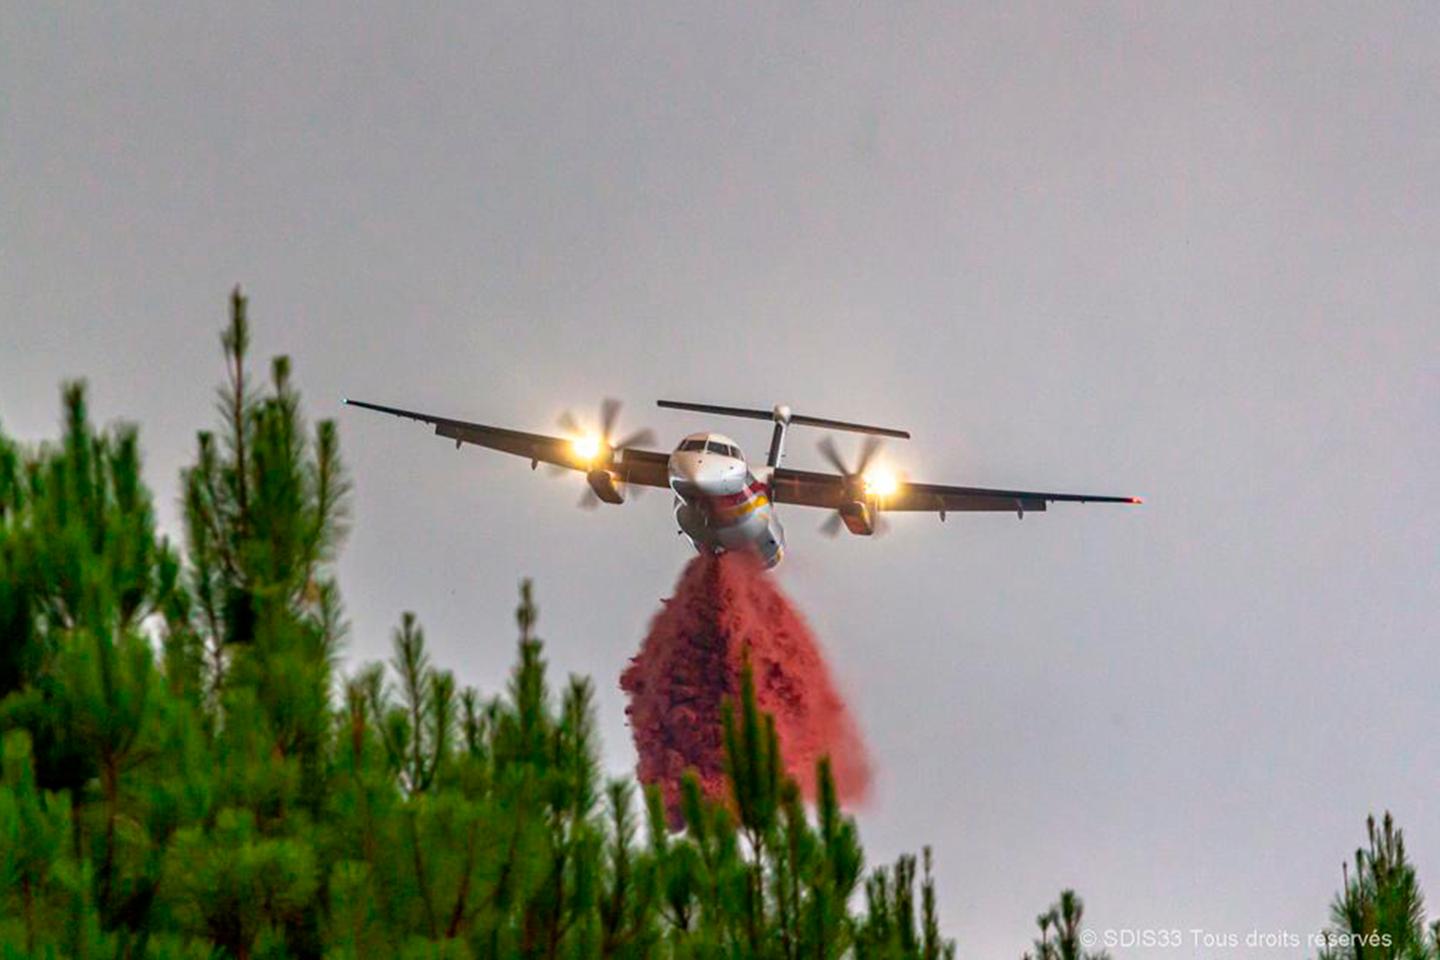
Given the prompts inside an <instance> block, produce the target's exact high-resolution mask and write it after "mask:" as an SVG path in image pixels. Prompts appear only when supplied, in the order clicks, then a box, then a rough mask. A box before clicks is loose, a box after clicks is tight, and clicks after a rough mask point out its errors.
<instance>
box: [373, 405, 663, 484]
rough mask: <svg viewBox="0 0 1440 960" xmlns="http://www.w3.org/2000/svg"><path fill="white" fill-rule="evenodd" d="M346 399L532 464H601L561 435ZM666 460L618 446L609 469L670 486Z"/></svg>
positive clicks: (584, 467)
mask: <svg viewBox="0 0 1440 960" xmlns="http://www.w3.org/2000/svg"><path fill="white" fill-rule="evenodd" d="M345 403H347V404H349V405H350V406H352V407H364V408H365V409H366V410H377V411H379V412H380V413H388V414H391V415H392V416H396V417H405V418H407V419H409V420H419V421H420V422H421V423H428V424H431V425H432V426H434V427H435V433H436V434H437V435H439V436H442V437H445V438H446V439H447V440H454V441H455V445H456V446H457V447H458V446H460V444H462V443H473V444H475V445H476V446H477V447H486V448H488V449H490V450H499V451H501V452H502V453H511V454H514V455H515V456H517V457H523V458H524V459H526V460H529V461H530V465H531V466H532V467H533V466H534V465H535V464H537V463H550V464H554V465H555V466H557V467H564V468H566V469H567V470H579V471H580V472H581V473H586V472H588V471H590V470H591V469H593V468H594V467H596V466H602V464H598V463H596V462H594V461H593V460H590V459H587V458H585V457H582V456H580V454H578V453H577V452H576V451H575V447H574V444H572V443H571V441H569V440H567V439H565V438H564V437H547V436H545V435H544V434H541V433H526V432H524V431H523V430H510V429H507V428H505V427H491V426H486V425H485V424H483V423H471V422H470V421H468V420H452V419H450V418H449V417H438V416H436V415H434V414H432V413H419V412H416V411H414V410H401V409H399V408H398V407H386V406H381V405H380V404H378V403H367V402H365V401H364V400H349V399H347V400H346V401H345ZM669 461H670V458H669V457H668V456H667V455H666V454H663V453H656V452H654V451H651V450H636V449H633V448H621V449H618V450H616V451H615V456H614V459H613V461H612V462H611V463H610V464H609V469H610V470H611V471H612V472H613V473H615V474H616V475H617V476H618V477H619V479H620V480H622V481H623V482H625V483H638V484H640V485H642V486H647V487H668V486H670V475H669V470H668V464H669Z"/></svg>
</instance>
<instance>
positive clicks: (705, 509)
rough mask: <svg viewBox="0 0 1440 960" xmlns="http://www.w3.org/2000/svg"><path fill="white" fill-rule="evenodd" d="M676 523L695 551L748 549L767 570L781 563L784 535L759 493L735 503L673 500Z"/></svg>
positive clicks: (709, 500) (730, 498) (712, 500)
mask: <svg viewBox="0 0 1440 960" xmlns="http://www.w3.org/2000/svg"><path fill="white" fill-rule="evenodd" d="M675 520H676V522H677V523H678V524H679V526H680V530H681V532H683V533H684V534H685V535H686V536H687V537H688V538H689V539H690V542H691V543H692V544H694V545H695V548H696V549H697V550H736V551H740V550H748V551H753V552H755V553H757V554H759V556H760V558H761V560H762V561H764V563H765V565H766V566H767V567H773V566H775V565H776V564H777V563H779V562H780V559H781V557H782V556H783V555H784V552H785V533H784V530H783V529H782V528H781V526H780V521H779V519H778V518H777V517H776V516H775V511H774V509H773V507H772V505H771V504H770V500H769V498H768V497H767V496H766V495H765V494H764V493H761V492H759V491H756V492H755V493H754V495H752V496H750V497H748V498H746V500H745V501H744V502H742V503H738V504H737V503H736V502H735V498H734V497H722V498H706V499H705V500H704V501H703V503H691V502H688V501H686V500H684V499H682V498H678V497H677V498H676V505H675Z"/></svg>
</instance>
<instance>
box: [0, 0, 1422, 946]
mask: <svg viewBox="0 0 1440 960" xmlns="http://www.w3.org/2000/svg"><path fill="white" fill-rule="evenodd" d="M580 6H582V5H571V4H565V5H560V6H547V5H542V4H536V3H530V2H525V3H515V4H506V5H500V4H495V5H490V7H489V8H488V9H486V10H483V11H479V10H476V9H473V5H457V6H454V7H443V8H440V7H435V8H426V9H421V7H419V6H417V5H411V4H404V5H400V4H395V5H390V6H386V7H374V8H361V7H359V6H356V5H353V4H336V5H334V6H327V5H308V6H304V7H303V9H298V10H297V9H294V6H293V5H291V4H273V5H269V6H266V7H265V8H264V9H262V8H261V7H260V6H259V5H253V4H247V5H233V4H225V5H216V6H210V5H205V4H195V3H187V4H177V5H174V6H172V7H160V6H155V5H141V4H126V5H124V7H125V9H124V11H123V12H122V11H121V10H120V5H103V6H97V7H94V8H90V9H86V8H84V7H81V6H67V5H60V4H33V3H25V4H21V3H11V2H0V422H3V425H4V427H5V429H7V430H8V431H10V432H12V433H16V434H18V435H20V436H21V437H24V438H29V439H38V438H41V437H44V436H51V435H53V434H54V433H55V431H56V428H57V421H58V390H57V387H58V383H59V381H60V380H61V379H62V378H66V377H73V376H77V375H84V376H86V377H88V378H89V380H90V383H91V385H92V393H93V402H94V408H95V410H96V412H97V415H98V416H100V417H101V418H102V419H107V420H108V419H113V418H125V419H131V420H136V421H139V422H140V423H141V424H142V425H143V433H142V439H143V441H144V445H145V450H146V452H147V473H148V477H149V481H150V484H151V485H152V487H153V488H154V489H155V491H156V493H157V495H158V498H159V500H160V501H161V504H162V507H163V510H162V516H163V519H164V520H165V523H166V526H167V529H168V530H169V531H170V532H172V533H176V532H178V528H177V526H176V520H175V518H176V509H175V498H176V495H177V483H176V477H177V473H178V471H179V469H180V467H181V465H182V464H184V463H185V462H186V461H187V459H188V458H189V457H190V456H191V453H192V450H193V446H194V432H195V431H196V429H198V428H201V427H206V426H209V425H210V424H211V423H212V422H213V419H214V417H213V414H212V412H211V409H210V404H211V400H212V392H211V391H212V387H213V385H214V384H215V383H216V382H217V381H218V380H219V378H220V376H221V374H222V367H221V362H220V356H219V348H218V342H217V336H216V335H217V332H218V330H219V329H220V327H221V326H222V325H223V323H224V321H225V309H226V293H227V291H228V290H229V288H230V287H231V285H232V284H234V283H236V282H241V283H243V284H244V285H245V287H246V289H247V290H248V291H249V293H250V294H251V297H252V317H253V321H254V325H255V335H256V336H255V338H256V345H257V351H258V352H259V353H260V354H262V355H264V356H267V357H268V356H269V355H271V354H274V353H281V352H283V353H288V354H290V355H291V356H292V357H293V359H294V363H295V367H296V369H297V375H298V379H299V382H300V384H301V386H302V388H303V390H304V392H305V396H306V399H307V401H308V410H309V412H310V413H311V414H312V415H313V416H317V417H319V416H334V417H338V418H339V420H340V423H341V427H342V437H343V443H344V448H345V452H346V456H347V459H348V462H349V464H350V467H351V469H352V471H353V474H354V481H355V491H356V492H355V501H354V507H355V510H354V512H355V519H356V524H357V525H356V529H355V533H354V535H353V536H352V538H351V540H350V544H349V548H348V550H347V551H346V552H345V554H344V558H343V560H342V562H341V564H340V574H341V579H342V584H343V588H344V590H345V595H346V599H347V603H348V609H349V613H350V618H351V621H352V624H353V633H352V637H351V643H350V649H349V656H348V657H347V665H348V664H352V663H354V662H356V661H360V660H368V659H375V658H379V657H384V656H387V655H388V651H389V631H390V629H391V626H392V625H393V624H394V622H395V621H396V620H397V619H398V617H399V614H400V612H401V611H402V610H405V609H413V610H415V611H417V612H418V613H419V615H420V617H421V618H422V620H423V622H424V624H425V626H426V628H427V635H428V637H429V639H430V641H431V643H432V645H433V647H434V655H435V659H436V660H437V661H438V662H439V663H441V664H443V665H446V666H449V667H451V668H452V669H454V670H455V671H456V673H457V674H458V675H459V677H460V678H461V680H462V681H464V682H466V683H472V684H475V685H477V686H478V687H480V688H481V689H482V690H484V691H487V692H494V691H497V690H498V689H500V687H501V685H502V683H503V681H504V677H505V672H506V670H507V669H508V666H509V664H510V662H511V659H512V655H513V652H514V651H513V629H512V612H513V609H514V606H515V585H516V582H517V581H518V579H519V578H520V577H521V576H523V575H529V576H533V577H534V578H535V580H536V584H537V590H538V596H539V601H540V604H541V620H540V626H541V628H542V629H541V632H542V634H543V635H544V636H545V637H546V638H547V640H548V641H549V654H550V657H551V661H552V664H553V665H554V667H555V668H556V669H557V670H558V671H560V672H564V671H578V672H584V673H589V674H591V675H592V676H594V677H595V679H596V682H597V685H598V687H599V698H598V705H599V712H600V723H601V728H602V731H603V736H604V743H605V756H606V762H607V765H608V766H609V767H610V768H611V769H612V770H614V771H617V772H619V771H623V770H626V769H628V768H629V767H630V766H631V765H632V764H633V762H634V752H633V748H632V746H631V742H630V737H629V731H628V729H627V728H626V726H625V722H624V713H623V710H624V700H623V697H622V695H621V693H620V691H619V689H618V686H617V682H618V677H619V674H620V671H621V669H622V668H623V667H624V665H625V664H626V662H627V658H628V657H629V656H631V655H632V654H633V653H634V652H635V650H636V648H637V645H638V642H639V640H640V637H641V636H642V634H643V633H644V630H645V627H646V623H647V621H648V619H649V617H650V616H651V614H652V612H653V611H654V610H655V608H656V607H657V605H658V602H659V599H660V598H661V597H663V596H665V595H667V593H668V592H669V590H670V588H671V586H672V584H673V582H674V578H675V577H676V575H677V574H678V572H679V570H680V568H681V566H682V564H683V563H684V562H685V561H686V560H687V559H688V558H689V556H690V554H689V553H688V548H687V547H686V545H685V544H684V542H683V541H682V540H681V539H680V538H679V537H677V536H676V535H675V532H674V524H673V520H672V518H671V516H670V509H669V505H668V503H667V502H666V498H665V497H664V496H661V495H652V496H650V497H649V498H647V499H645V500H643V501H641V502H638V503H631V504H628V505H626V506H624V507H623V508H619V509H604V510H598V511H595V512H593V513H582V512H580V511H579V510H576V509H575V508H574V504H575V501H576V500H577V499H578V497H579V494H580V488H581V480H580V478H579V477H578V476H577V477H570V478H568V479H557V478H552V477H550V476H548V475H547V474H546V473H545V471H543V470H542V471H538V472H536V473H533V474H532V473H531V471H530V470H529V469H528V464H526V463H524V462H522V461H518V460H515V459H511V458H507V457H505V456H502V455H500V454H495V453H489V452H486V451H480V450H476V449H473V448H467V449H465V450H463V451H461V452H458V453H457V452H456V451H455V450H454V449H453V448H452V447H451V446H449V445H448V444H446V443H445V442H444V441H442V440H440V439H438V438H435V437H433V436H431V435H429V434H428V433H427V432H426V431H425V429H424V428H423V427H421V426H419V425H417V424H411V423H408V422H405V421H399V420H392V419H388V418H383V417H379V416H377V415H372V414H366V413H363V412H361V411H357V410H342V409H341V408H340V406H339V401H340V398H341V397H342V396H346V395H349V396H352V397H359V398H367V399H372V400H377V401H380V402H383V403H393V404H398V405H403V406H413V407H417V408H421V409H428V410H433V411H435V412H438V413H442V414H448V415H452V416H457V417H463V418H467V419H474V420H479V421H482V422H488V423H494V424H501V425H508V426H514V427H519V428H522V429H531V430H541V431H544V430H552V429H553V427H554V423H555V418H556V416H557V415H558V414H559V412H560V411H561V410H562V409H564V408H566V407H573V408H575V409H577V410H579V411H585V410H587V409H591V408H593V407H594V406H595V405H597V404H598V402H599V400H600V398H601V397H603V396H605V395H607V394H609V395H615V396H618V397H620V398H622V399H624V400H625V401H626V402H627V407H626V410H625V423H626V425H627V426H642V425H648V426H652V427H655V428H656V429H657V430H658V431H659V432H660V434H661V436H662V437H663V438H664V442H665V443H667V444H669V443H672V442H673V441H674V440H675V438H678V437H679V436H680V435H682V434H683V433H685V432H688V431H690V430H693V429H700V428H702V427H704V426H706V425H707V423H706V421H704V420H703V418H696V417H694V416H690V415H681V414H675V413H672V412H668V411H666V412H662V411H658V410H656V409H654V406H653V403H654V400H655V399H657V398H659V397H675V398H680V399H694V400H703V401H709V402H718V403H732V404H743V405H754V406H768V405H770V404H773V403H776V402H785V403H789V404H791V405H792V406H793V407H794V408H795V409H796V410H797V411H801V412H805V413H811V414H815V415H820V416H831V417H837V418H844V419H857V420H866V421H870V422H877V423H884V424H893V425H895V426H900V427H905V428H908V429H910V430H911V431H913V433H914V440H913V441H910V442H908V443H894V444H892V445H890V446H889V447H888V448H887V450H888V453H889V454H890V456H891V457H892V458H893V460H894V461H895V462H897V463H898V464H899V465H901V466H903V467H904V468H905V469H907V470H908V471H909V473H910V475H911V476H912V477H913V478H915V479H921V480H928V481H934V482H949V483H969V484H984V485H1013V486H1025V487H1034V488H1040V489H1061V490H1066V489H1073V490H1079V491H1090V492H1097V493H1117V494H1131V493H1138V494H1144V495H1146V496H1147V504H1146V505H1145V506H1144V507H1141V508H1127V507H1106V506H1066V505H1061V506H1057V507H1056V508H1055V509H1053V510H1051V511H1050V512H1049V513H1046V514H1039V515H1031V516H1029V517H1027V518H1026V519H1025V520H1024V521H1023V522H1017V521H1016V520H1015V518H1014V517H1013V516H1009V515H996V516H974V517H967V516H963V515H962V516H952V517H951V518H950V521H949V522H948V523H945V524H941V523H940V522H938V521H937V520H936V518H935V517H933V516H907V517H901V518H898V519H896V521H895V522H894V524H893V532H892V535H891V536H889V537H888V538H885V539H882V540H878V541H874V542H870V541H865V540H861V539H859V538H845V537H842V538H840V539H838V540H836V541H833V542H832V541H828V540H825V539H823V538H822V537H820V536H819V535H818V533H817V532H816V528H817V527H818V525H819V524H820V522H821V521H822V520H823V516H821V515H819V514H816V513H812V512H809V511H804V510H802V509H798V508H792V509H790V510H788V511H785V512H784V514H783V517H784V520H785V522H786V524H787V529H788V531H789V533H790V549H789V552H788V553H787V560H786V564H785V565H784V566H783V567H782V568H781V570H780V571H779V572H778V573H777V576H778V577H779V578H780V581H781V583H782V585H783V587H784V588H785V589H786V590H787V591H789V592H790V593H791V594H792V595H793V597H794V598H795V599H796V601H797V602H798V603H799V605H800V606H801V607H802V608H803V610H804V611H805V612H806V613H807V615H808V616H809V617H810V619H811V621H812V622H813V624H814V625H815V626H816V628H817V631H818V633H819V635H820V637H821V639H822V641H823V643H824V644H825V647H826V649H827V651H828V653H829V656H830V658H831V660H832V662H833V664H834V667H835V670H836V672H837V674H838V678H839V680H840V682H841V684H842V685H843V687H844V688H845V689H846V690H847V691H848V693H849V695H850V697H851V699H852V701H853V704H854V708H855V710H856V712H857V714H858V717H859V720H860V723H861V726H862V727H863V730H864V735H865V737H866V739H867V740H868V742H869V744H870V747H871V750H872V752H873V754H874V757H875V760H876V766H877V770H878V782H877V786H876V790H875V791H874V798H873V800H872V801H871V802H870V803H869V805H868V806H867V807H865V808H864V809H862V810H860V811H859V812H858V815H859V820H860V825H861V830H862V835H863V837H864V839H865V841H866V846H867V851H868V852H869V854H870V856H871V858H872V860H881V859H889V858H891V857H893V856H894V855H896V854H897V853H899V852H901V851H902V850H906V849H913V848H916V847H918V846H919V845H921V844H923V843H931V844H933V845H934V847H935V851H936V858H937V863H938V868H939V874H940V880H941V898H942V907H943V919H944V922H945V925H946V927H947V929H948V931H949V932H950V933H951V934H952V935H954V936H955V937H957V938H958V940H959V942H960V946H961V952H962V955H965V956H971V957H1005V956H1018V954H1019V952H1020V950H1021V949H1022V948H1024V947H1025V946H1026V945H1028V942H1029V940H1030V937H1031V934H1032V925H1033V918H1034V916H1035V915H1036V913H1038V912H1039V911H1040V910H1041V909H1042V908H1043V907H1044V906H1045V905H1046V904H1048V903H1049V902H1050V901H1051V900H1052V899H1053V897H1054V896H1055V894H1056V893H1057V891H1058V890H1059V889H1060V888H1061V887H1062V886H1067V885H1073V886H1075V887H1076V888H1077V889H1078V890H1079V891H1080V892H1081V893H1082V895H1083V896H1084V897H1085V899H1086V902H1087V905H1088V911H1087V912H1088V915H1089V918H1090V920H1091V921H1092V923H1093V925H1094V926H1095V927H1097V928H1102V929H1103V928H1106V927H1112V928H1118V927H1131V928H1143V927H1163V928H1172V927H1178V928H1181V929H1184V930H1189V929H1191V928H1203V929H1206V930H1209V931H1214V932H1218V933H1229V932H1239V933H1241V934H1243V933H1245V932H1247V931H1249V930H1250V929H1252V928H1260V929H1263V930H1289V931H1294V932H1299V933H1305V932H1308V931H1311V930H1314V929H1316V928H1318V927H1319V926H1320V925H1322V924H1323V923H1324V922H1325V920H1326V916H1327V906H1328V902H1329V898H1330V897H1331V895H1332V893H1333V892H1334V890H1335V889H1336V888H1337V886H1338V884H1339V881H1340V864H1341V861H1342V860H1344V859H1346V858H1347V857H1348V856H1350V855H1351V854H1352V853H1353V850H1354V848H1355V846H1356V845H1357V844H1358V843H1359V842H1361V840H1362V839H1363V834H1364V818H1365V815H1366V814H1367V813H1369V812H1371V811H1377V812H1379V811H1381V810H1383V809H1385V808H1387V807H1388V808H1389V809H1392V810H1393V811H1394V812H1395V814H1396V815H1397V817H1398V818H1399V820H1400V823H1401V825H1402V826H1404V827H1405V828H1406V830H1407V836H1408V839H1409V841H1410V847H1411V850H1412V852H1413V853H1414V855H1415V858H1416V860H1417V861H1418V863H1419V865H1420V868H1421V876H1422V880H1424V881H1427V882H1428V883H1429V884H1430V889H1431V893H1432V899H1433V901H1434V906H1435V907H1436V908H1440V801H1437V794H1436V770H1437V768H1440V737H1437V736H1436V734H1435V731H1436V730H1437V728H1440V698H1437V696H1436V692H1435V691H1436V680H1435V671H1434V666H1435V657H1434V650H1435V644H1436V641H1437V639H1440V638H1437V630H1436V618H1435V613H1436V610H1437V606H1440V563H1437V559H1440V555H1437V542H1440V537H1437V534H1440V508H1437V505H1436V502H1435V499H1434V495H1435V493H1436V477H1437V476H1440V430H1437V426H1440V423H1437V417H1440V375H1437V370H1440V364H1437V359H1440V280H1437V277H1440V200H1437V198H1440V6H1437V5H1435V4H1433V3H1415V4H1411V5H1385V4H1352V3H1336V4H1293V5H1292V4H1270V5H1261V4H1255V3H1250V2H1242V3H1236V4H1231V5H1226V4H1220V3H1206V4H1190V3H1175V4H1158V3H1155V4H1134V5H1114V4H1101V3H1084V4H1078V3H1077V4H1070V5H1057V6H1044V5H1028V4H1003V5H1002V4H993V5H987V6H985V7H975V8H971V9H960V8H958V5H954V4H942V5H933V6H932V5H929V4H924V3H876V4H872V5H868V6H866V7H864V8H860V7H857V6H856V5H849V4H846V5H841V4H815V3H790V4H782V5H778V6H780V7H781V8H782V9H780V10H776V9H771V7H773V6H776V5H763V6H762V5H754V6H745V5H731V4H723V5H715V4H703V5H676V4H673V3H656V4H654V5H652V6H628V5H627V6H620V5H612V4H605V5H583V6H584V9H576V8H577V7H580ZM712 8H717V9H712ZM709 425H713V426H716V427H718V428H720V429H724V430H726V431H727V432H729V433H731V434H732V435H733V436H735V437H736V438H737V439H738V440H739V441H740V442H741V443H742V444H743V445H745V446H746V448H747V449H748V451H749V452H750V453H751V454H752V455H753V456H756V457H762V456H763V451H764V446H765V433H766V432H765V429H764V425H763V424H746V423H744V422H738V423H713V422H712V423H711V424H709ZM792 438H793V439H792V444H791V455H790V457H789V459H788V461H787V463H788V464H789V465H791V466H801V467H803V466H812V467H813V466H818V465H819V463H820V461H819V458H818V456H817V455H816V453H815V450H814V441H815V440H816V439H818V437H817V436H816V435H814V434H813V433H809V434H807V433H806V432H804V431H800V430H797V431H795V433H794V434H792ZM841 439H842V440H843V439H844V438H841ZM847 445H848V444H847V443H842V447H844V446H847ZM1300 952H1303V951H1289V952H1288V953H1291V954H1294V953H1300ZM1125 953H1126V954H1127V955H1143V954H1144V952H1143V951H1139V952H1125ZM1286 954H1287V952H1286V951H1279V952H1277V953H1276V954H1274V955H1286ZM1153 955H1155V956H1174V955H1175V954H1174V953H1173V952H1170V951H1157V952H1155V953H1154V954H1153Z"/></svg>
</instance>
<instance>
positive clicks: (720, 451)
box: [705, 440, 740, 457]
mask: <svg viewBox="0 0 1440 960" xmlns="http://www.w3.org/2000/svg"><path fill="white" fill-rule="evenodd" d="M705 448H706V449H707V450H709V451H710V452H711V453H713V454H717V455H719V456H722V457H738V456H740V451H739V450H736V449H735V448H734V447H732V446H730V444H728V443H721V442H720V441H719V440H711V441H710V442H709V443H707V444H706V445H705Z"/></svg>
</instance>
